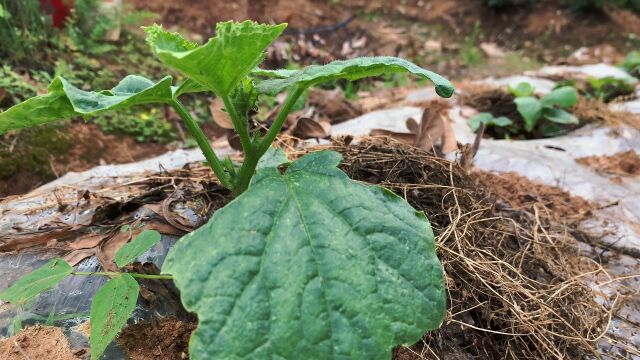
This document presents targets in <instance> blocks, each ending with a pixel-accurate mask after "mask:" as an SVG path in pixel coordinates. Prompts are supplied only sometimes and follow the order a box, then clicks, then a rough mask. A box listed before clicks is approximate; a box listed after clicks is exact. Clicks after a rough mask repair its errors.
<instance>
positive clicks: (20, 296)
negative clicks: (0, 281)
mask: <svg viewBox="0 0 640 360" xmlns="http://www.w3.org/2000/svg"><path fill="white" fill-rule="evenodd" d="M72 272H73V268H72V267H71V265H69V263H67V262H66V261H64V260H62V259H53V260H50V261H49V262H48V263H46V264H44V265H43V266H41V267H39V268H38V269H36V270H34V271H32V272H31V273H29V274H28V275H26V276H24V277H22V278H20V280H18V281H16V282H15V283H14V284H13V285H11V286H10V287H9V288H8V289H6V290H5V291H3V292H1V293H0V300H4V301H8V302H10V303H12V304H16V305H22V304H24V303H25V302H26V301H28V300H30V299H32V298H33V297H35V296H37V295H39V294H40V293H42V292H44V291H45V290H48V289H51V288H52V287H54V286H56V284H58V283H59V282H60V280H62V279H64V278H65V277H67V276H68V275H71V273H72Z"/></svg>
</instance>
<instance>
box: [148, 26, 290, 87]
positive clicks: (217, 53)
mask: <svg viewBox="0 0 640 360" xmlns="http://www.w3.org/2000/svg"><path fill="white" fill-rule="evenodd" d="M286 26H287V25H286V24H280V25H262V24H257V23H255V22H253V21H250V20H247V21H244V22H241V23H236V22H233V21H227V22H222V23H218V24H217V26H216V36H215V37H213V38H211V39H209V41H208V42H207V43H206V44H204V45H202V46H195V44H194V43H191V42H189V41H187V40H185V39H184V38H183V37H182V36H181V35H180V34H178V33H173V32H168V31H165V30H163V29H162V27H161V26H159V25H153V26H150V27H146V28H144V29H145V31H146V32H147V42H148V43H149V45H150V46H151V48H152V49H153V50H154V52H155V53H156V55H157V56H158V57H159V58H160V60H162V61H163V62H164V63H165V64H167V65H169V66H171V67H173V68H175V69H176V70H178V71H180V72H181V73H183V74H184V75H186V76H187V77H189V78H190V79H192V80H194V81H195V82H197V83H199V84H201V85H202V86H204V87H206V88H207V89H209V90H211V91H213V92H215V93H216V94H217V95H220V96H227V95H229V94H230V93H231V91H232V90H233V89H234V88H235V87H236V85H237V84H238V83H239V82H240V80H241V79H243V78H245V77H246V76H247V75H249V73H250V72H251V71H252V70H253V69H254V68H255V67H256V66H258V64H260V62H262V60H263V59H264V56H265V53H264V51H265V49H266V48H267V46H269V44H271V43H272V42H273V41H274V40H275V39H276V38H277V37H278V36H280V34H281V33H282V31H284V28H285V27H286Z"/></svg>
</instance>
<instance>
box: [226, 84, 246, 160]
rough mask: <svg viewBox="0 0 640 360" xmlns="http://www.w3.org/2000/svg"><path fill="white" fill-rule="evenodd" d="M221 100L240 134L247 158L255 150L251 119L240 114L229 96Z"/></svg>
mask: <svg viewBox="0 0 640 360" xmlns="http://www.w3.org/2000/svg"><path fill="white" fill-rule="evenodd" d="M221 99H222V102H223V103H224V108H225V109H226V110H227V114H229V117H230V118H231V122H232V123H233V128H234V129H235V130H236V132H237V133H238V136H240V143H241V144H242V150H243V151H244V153H245V157H246V156H247V154H248V153H250V152H251V151H252V150H253V147H252V145H251V138H250V137H249V119H248V118H247V114H244V116H242V115H241V114H238V110H236V107H235V106H234V105H233V102H231V99H230V98H229V97H228V96H221Z"/></svg>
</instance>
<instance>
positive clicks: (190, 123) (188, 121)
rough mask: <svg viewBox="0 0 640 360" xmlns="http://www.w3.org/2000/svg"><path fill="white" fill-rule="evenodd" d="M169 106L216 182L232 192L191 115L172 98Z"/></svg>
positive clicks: (220, 165) (209, 145)
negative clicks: (186, 130)
mask: <svg viewBox="0 0 640 360" xmlns="http://www.w3.org/2000/svg"><path fill="white" fill-rule="evenodd" d="M170 105H171V106H172V107H173V108H174V109H175V110H176V112H177V113H178V115H179V116H180V118H182V120H183V121H184V123H185V125H186V126H187V129H188V130H189V133H191V136H193V138H194V139H195V140H196V142H197V143H198V146H199V147H200V150H202V153H203V154H204V157H205V158H206V159H207V162H208V163H209V166H210V167H211V170H213V172H214V173H215V174H216V176H217V177H218V180H220V183H221V184H222V185H223V186H224V187H226V188H227V189H230V190H233V184H232V183H231V181H230V179H229V175H228V174H227V173H226V172H225V171H224V167H223V166H222V162H220V159H218V156H217V155H216V153H215V151H213V148H212V147H211V144H210V143H209V139H207V137H206V135H205V134H204V132H202V129H200V126H198V123H197V122H196V121H195V120H194V119H193V118H192V117H191V114H189V112H188V111H187V109H185V108H184V106H183V105H182V103H181V102H180V101H179V100H178V99H175V98H174V99H173V100H172V101H171V102H170Z"/></svg>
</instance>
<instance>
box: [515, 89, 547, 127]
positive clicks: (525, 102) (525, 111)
mask: <svg viewBox="0 0 640 360" xmlns="http://www.w3.org/2000/svg"><path fill="white" fill-rule="evenodd" d="M514 102H515V103H516V107H517V109H518V112H519V113H520V115H522V118H523V119H524V127H525V129H527V131H531V130H533V128H534V127H535V126H536V124H537V123H538V120H539V119H540V116H542V103H541V102H540V100H538V99H536V98H534V97H530V96H528V97H519V98H516V99H515V100H514Z"/></svg>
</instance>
